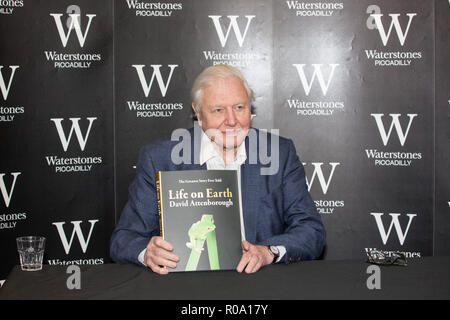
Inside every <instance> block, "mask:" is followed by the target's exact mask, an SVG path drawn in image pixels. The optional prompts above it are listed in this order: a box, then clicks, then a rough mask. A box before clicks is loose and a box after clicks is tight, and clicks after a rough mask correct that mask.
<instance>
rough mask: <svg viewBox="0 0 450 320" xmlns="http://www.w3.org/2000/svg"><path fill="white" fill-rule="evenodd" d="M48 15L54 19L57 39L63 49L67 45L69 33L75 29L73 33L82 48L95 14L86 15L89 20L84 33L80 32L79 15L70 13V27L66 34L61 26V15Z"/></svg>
mask: <svg viewBox="0 0 450 320" xmlns="http://www.w3.org/2000/svg"><path fill="white" fill-rule="evenodd" d="M50 15H51V16H52V17H53V19H55V23H56V28H57V29H58V33H59V37H60V38H61V42H62V45H63V46H64V48H65V47H66V45H67V41H68V40H69V36H70V33H71V32H72V29H75V33H76V34H77V37H78V41H79V42H80V46H81V47H83V46H84V42H85V41H86V37H87V34H88V32H89V28H90V27H91V22H92V19H93V18H94V17H95V16H96V15H95V14H87V15H86V16H87V17H88V18H89V22H88V24H87V27H86V31H85V32H84V34H83V32H82V31H81V26H80V14H79V13H70V14H69V16H70V25H69V28H68V29H69V30H68V31H67V34H66V33H65V32H64V28H63V24H62V22H61V17H62V13H50Z"/></svg>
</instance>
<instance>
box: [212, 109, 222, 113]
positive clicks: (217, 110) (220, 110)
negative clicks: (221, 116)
mask: <svg viewBox="0 0 450 320" xmlns="http://www.w3.org/2000/svg"><path fill="white" fill-rule="evenodd" d="M222 110H223V109H214V112H215V113H220V112H222Z"/></svg>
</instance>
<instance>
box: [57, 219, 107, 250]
mask: <svg viewBox="0 0 450 320" xmlns="http://www.w3.org/2000/svg"><path fill="white" fill-rule="evenodd" d="M98 221H99V220H89V223H90V224H91V228H90V229H89V234H88V237H87V239H85V238H84V235H83V232H82V231H81V227H80V224H81V222H82V221H81V220H80V221H70V222H71V223H72V224H73V230H72V235H71V236H70V240H69V241H67V237H66V233H65V232H64V227H63V226H64V224H65V222H53V223H52V224H53V225H55V226H56V229H57V230H58V234H59V238H60V239H61V242H62V244H63V247H64V250H65V251H66V254H69V252H70V248H71V247H72V242H73V238H74V237H75V234H76V235H77V237H78V242H79V243H80V246H81V249H82V250H83V253H86V250H87V247H88V245H89V241H90V239H91V235H92V230H93V229H94V225H95V224H96V223H97V222H98Z"/></svg>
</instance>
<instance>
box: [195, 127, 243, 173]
mask: <svg viewBox="0 0 450 320" xmlns="http://www.w3.org/2000/svg"><path fill="white" fill-rule="evenodd" d="M214 158H220V159H222V157H221V155H219V153H218V152H217V150H216V148H215V147H214V142H212V141H211V139H210V138H209V137H208V136H207V135H206V133H205V132H204V131H203V130H202V138H201V143H200V165H203V164H205V163H206V162H207V161H209V160H211V159H214ZM245 160H247V152H246V150H245V142H242V143H241V145H240V146H239V147H238V150H237V153H236V158H235V159H234V160H233V162H235V163H237V164H239V165H241V164H243V163H244V162H245Z"/></svg>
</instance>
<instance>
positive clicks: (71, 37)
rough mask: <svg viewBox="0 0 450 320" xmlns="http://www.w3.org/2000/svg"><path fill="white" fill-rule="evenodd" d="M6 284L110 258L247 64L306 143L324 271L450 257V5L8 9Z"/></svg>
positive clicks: (352, 1)
mask: <svg viewBox="0 0 450 320" xmlns="http://www.w3.org/2000/svg"><path fill="white" fill-rule="evenodd" d="M0 14H1V16H0V41H1V49H0V68H1V69H0V87H1V96H0V141H1V145H0V152H1V157H0V189H1V195H2V196H1V197H0V242H1V244H2V250H1V253H0V261H1V263H0V279H5V278H6V276H7V274H8V272H9V270H10V269H11V267H12V266H13V265H15V264H18V256H17V252H16V249H15V238H16V237H17V236H20V235H31V234H33V235H37V234H40V235H44V236H46V237H47V239H48V243H47V248H46V254H45V263H48V264H71V263H76V264H101V263H107V262H110V259H109V238H110V234H111V232H112V230H113V228H114V225H115V223H116V221H117V219H118V218H119V216H120V213H121V209H122V207H123V205H124V204H125V202H126V199H127V189H128V186H129V183H130V182H131V180H132V179H133V177H134V174H135V169H134V166H135V162H136V159H137V153H138V151H139V149H140V147H141V146H143V145H145V144H148V143H150V142H152V141H153V140H155V139H158V138H161V137H168V136H170V134H171V132H172V131H173V130H174V129H176V128H188V127H191V126H192V123H193V119H192V112H191V107H190V104H191V102H190V97H189V91H190V87H191V85H192V81H193V79H194V78H195V76H196V75H197V74H198V73H199V72H200V71H201V70H202V69H203V68H204V67H206V66H209V65H213V64H216V63H229V64H232V65H235V66H237V67H239V68H240V69H241V70H242V71H243V73H244V75H245V76H246V77H247V79H248V80H249V82H250V84H251V86H252V87H253V89H254V91H255V93H256V100H255V102H254V110H255V111H254V117H253V126H255V127H258V128H263V129H277V130H279V132H280V134H281V135H283V136H287V137H290V138H292V139H293V140H294V142H295V144H296V147H297V151H298V154H299V156H300V159H301V160H302V162H303V163H304V165H305V169H306V174H307V180H308V185H309V187H310V189H311V194H312V196H313V198H314V200H315V201H316V205H317V207H318V209H319V211H320V213H321V216H322V219H323V221H324V224H325V226H326V229H327V235H328V238H327V247H326V251H325V253H324V259H360V258H362V257H363V256H364V254H365V253H364V252H365V250H366V249H368V248H379V249H384V250H399V251H403V252H405V253H406V254H407V256H408V257H411V258H420V257H422V256H429V255H442V254H446V255H447V254H449V253H450V249H449V248H450V236H449V234H450V190H449V187H448V186H449V183H450V173H449V170H448V163H449V153H450V150H449V147H448V144H449V135H450V129H449V126H448V122H449V117H450V106H449V104H450V100H449V99H450V97H449V91H450V90H449V84H448V83H449V82H450V81H449V71H450V65H449V61H448V52H449V21H450V19H449V18H450V3H449V1H447V0H436V1H432V0H427V1H424V0H396V1H390V0H375V1H368V0H341V1H300V0H297V1H295V0H294V1H281V0H263V1H261V0H251V1H249V0H246V1H242V0H241V1H237V0H232V1H219V0H214V1H212V0H183V1H181V0H179V1H172V0H165V1H162V2H157V1H149V0H143V1H138V0H120V1H119V0H116V1H112V0H102V1H88V0H77V1H66V0H46V1H43V0H2V1H0Z"/></svg>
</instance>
